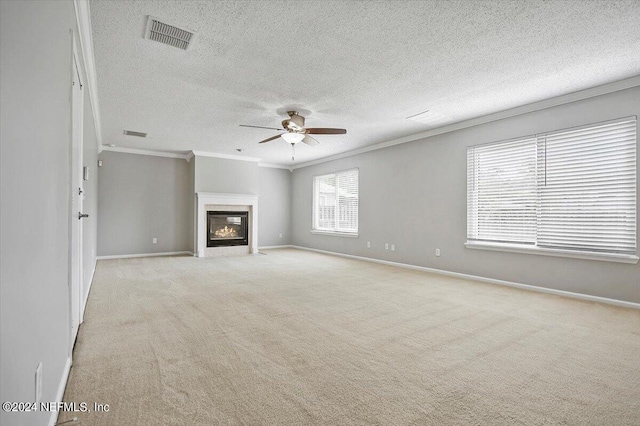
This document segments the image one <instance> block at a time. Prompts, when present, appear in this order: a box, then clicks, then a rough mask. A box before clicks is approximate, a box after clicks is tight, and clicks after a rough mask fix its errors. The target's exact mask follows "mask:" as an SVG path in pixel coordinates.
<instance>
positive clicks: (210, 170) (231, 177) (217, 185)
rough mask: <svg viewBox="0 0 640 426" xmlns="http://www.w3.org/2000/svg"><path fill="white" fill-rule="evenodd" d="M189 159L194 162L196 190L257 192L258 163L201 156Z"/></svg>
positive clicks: (236, 192) (234, 192)
mask: <svg viewBox="0 0 640 426" xmlns="http://www.w3.org/2000/svg"><path fill="white" fill-rule="evenodd" d="M191 161H193V162H194V164H195V183H194V188H195V191H196V192H221V193H229V194H258V193H259V190H260V182H259V178H258V163H255V162H251V161H238V160H227V159H224V158H214V157H202V156H196V157H194V158H193V159H192V160H191Z"/></svg>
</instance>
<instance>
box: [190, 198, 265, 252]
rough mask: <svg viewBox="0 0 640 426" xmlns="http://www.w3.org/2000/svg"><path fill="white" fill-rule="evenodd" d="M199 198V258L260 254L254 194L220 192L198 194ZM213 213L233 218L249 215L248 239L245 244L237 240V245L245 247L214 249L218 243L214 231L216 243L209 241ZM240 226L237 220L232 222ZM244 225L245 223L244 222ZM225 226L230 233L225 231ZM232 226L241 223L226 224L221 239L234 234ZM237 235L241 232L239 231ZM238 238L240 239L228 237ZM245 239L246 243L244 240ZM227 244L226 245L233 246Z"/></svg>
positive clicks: (197, 222) (247, 218)
mask: <svg viewBox="0 0 640 426" xmlns="http://www.w3.org/2000/svg"><path fill="white" fill-rule="evenodd" d="M196 197H197V210H196V217H195V219H196V220H195V221H194V225H195V227H196V229H195V231H196V241H195V252H196V256H198V257H226V256H241V255H247V254H254V253H258V196H257V195H254V194H226V193H219V192H196ZM209 212H213V214H218V213H220V212H225V213H229V212H231V213H232V215H237V214H239V215H246V216H245V223H246V226H247V228H245V231H244V232H245V233H244V238H246V240H245V241H242V240H240V241H241V242H240V243H238V240H234V241H235V242H236V244H244V245H231V246H226V247H225V246H221V245H215V244H216V243H214V245H213V247H212V245H211V242H213V241H216V236H215V230H214V231H213V237H214V238H213V239H212V240H211V241H210V239H209V229H210V225H211V224H210V222H209ZM234 221H235V222H237V219H233V220H232V222H234ZM240 223H241V225H242V219H241V220H240ZM225 225H226V226H227V230H226V231H224V227H225ZM230 225H237V223H229V222H227V223H224V222H223V224H222V232H219V233H218V235H221V236H224V235H227V234H233V232H232V231H229V228H230ZM236 232H237V231H236ZM227 238H237V237H231V236H230V237H227ZM244 238H243V240H244ZM229 241H230V240H229V239H227V240H226V241H224V240H223V244H224V243H227V244H228V242H229Z"/></svg>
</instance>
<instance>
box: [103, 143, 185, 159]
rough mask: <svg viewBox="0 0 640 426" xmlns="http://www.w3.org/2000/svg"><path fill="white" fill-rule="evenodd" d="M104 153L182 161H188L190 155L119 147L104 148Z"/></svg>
mask: <svg viewBox="0 0 640 426" xmlns="http://www.w3.org/2000/svg"><path fill="white" fill-rule="evenodd" d="M102 150H103V151H109V152H121V153H124V154H137V155H151V156H154V157H166V158H179V159H181V160H187V161H188V157H189V154H179V153H176V152H164V151H151V150H146V149H136V148H124V147H119V146H103V147H102Z"/></svg>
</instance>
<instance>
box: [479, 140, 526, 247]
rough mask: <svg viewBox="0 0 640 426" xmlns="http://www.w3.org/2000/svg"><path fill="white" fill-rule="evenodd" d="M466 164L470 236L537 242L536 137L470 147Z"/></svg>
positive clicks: (482, 238)
mask: <svg viewBox="0 0 640 426" xmlns="http://www.w3.org/2000/svg"><path fill="white" fill-rule="evenodd" d="M467 168H468V169H467V185H468V190H467V208H468V215H467V222H468V224H467V229H468V235H467V236H468V238H470V239H474V240H481V241H498V242H506V243H524V244H534V243H535V239H536V202H537V201H536V200H537V190H536V139H535V138H527V139H520V140H515V141H510V142H503V143H497V144H491V145H481V146H476V147H471V148H469V150H468V151H467Z"/></svg>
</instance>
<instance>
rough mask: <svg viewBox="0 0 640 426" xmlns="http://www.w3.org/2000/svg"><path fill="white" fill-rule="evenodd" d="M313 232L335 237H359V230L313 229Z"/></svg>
mask: <svg viewBox="0 0 640 426" xmlns="http://www.w3.org/2000/svg"><path fill="white" fill-rule="evenodd" d="M311 233H312V234H319V235H331V236H333V237H351V238H358V233H357V232H338V231H318V230H315V229H312V230H311Z"/></svg>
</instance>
